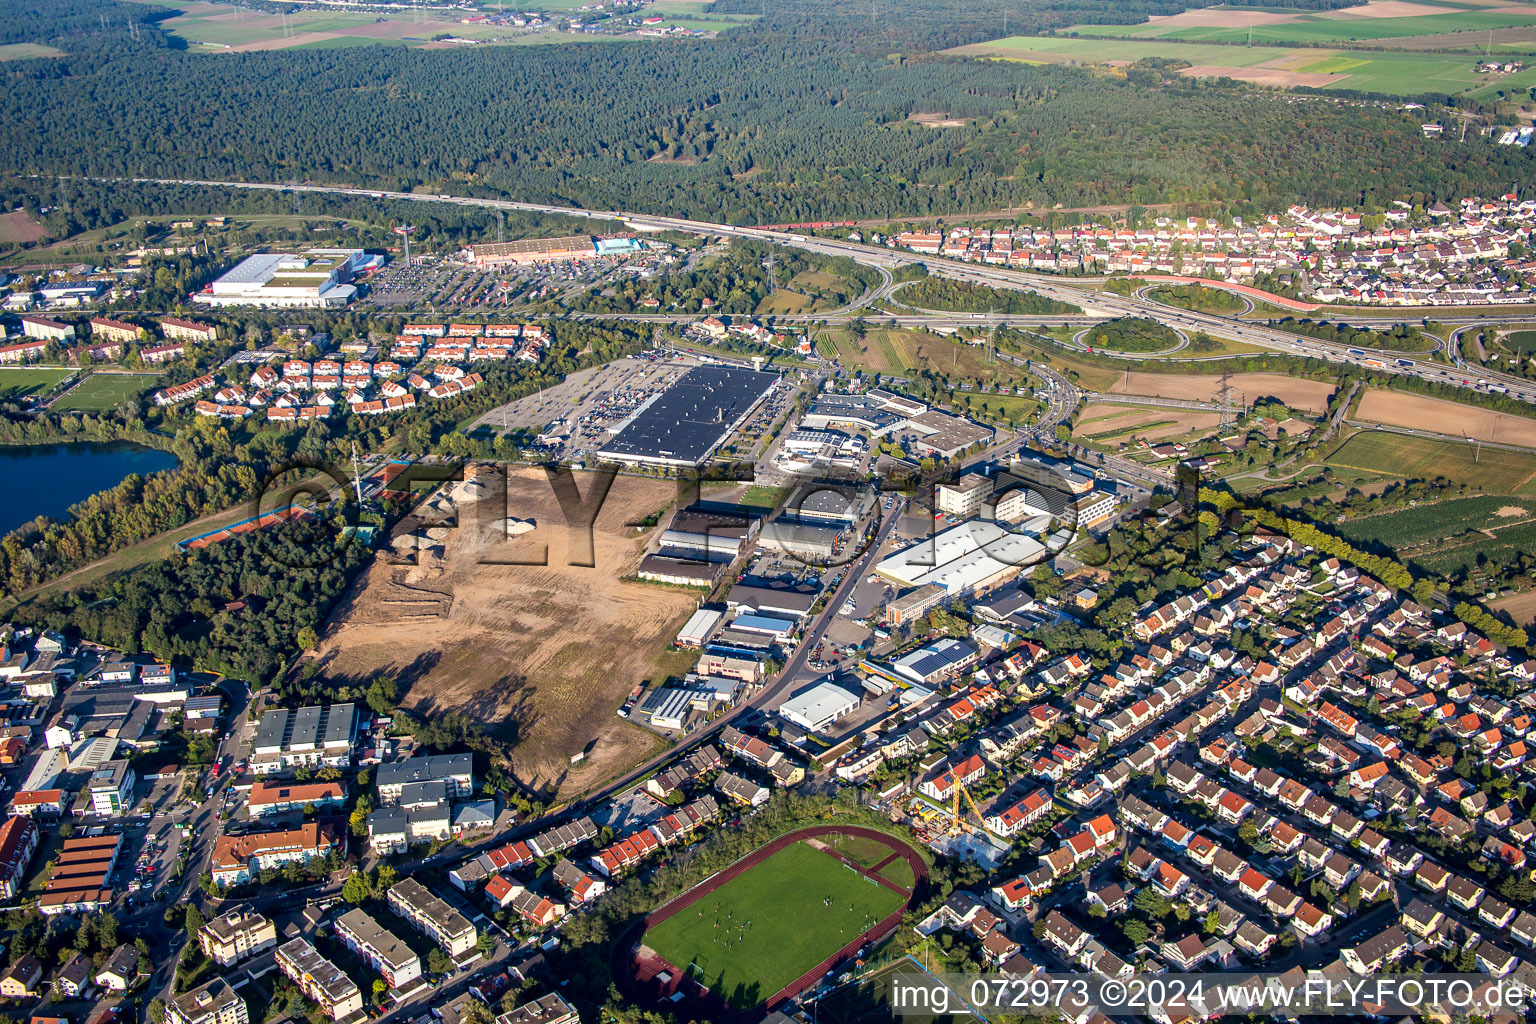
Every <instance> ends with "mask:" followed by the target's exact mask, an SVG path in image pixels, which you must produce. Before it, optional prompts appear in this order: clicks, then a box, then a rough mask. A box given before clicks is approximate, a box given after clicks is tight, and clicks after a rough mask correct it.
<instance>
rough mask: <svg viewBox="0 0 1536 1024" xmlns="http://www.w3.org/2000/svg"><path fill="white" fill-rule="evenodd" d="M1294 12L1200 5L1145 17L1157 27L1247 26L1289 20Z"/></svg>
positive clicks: (1148, 22)
mask: <svg viewBox="0 0 1536 1024" xmlns="http://www.w3.org/2000/svg"><path fill="white" fill-rule="evenodd" d="M1293 18H1295V15H1294V14H1291V13H1289V12H1285V11H1245V10H1241V9H1239V8H1236V7H1202V8H1200V9H1199V10H1194V11H1184V12H1182V13H1180V14H1158V15H1153V16H1152V17H1150V18H1148V19H1147V24H1148V25H1155V26H1157V27H1158V28H1247V27H1248V26H1249V25H1275V24H1278V23H1280V22H1285V21H1291V20H1292V19H1293Z"/></svg>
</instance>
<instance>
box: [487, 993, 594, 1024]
mask: <svg viewBox="0 0 1536 1024" xmlns="http://www.w3.org/2000/svg"><path fill="white" fill-rule="evenodd" d="M578 1020H580V1018H579V1017H578V1016H577V1015H576V1008H575V1007H573V1006H572V1005H571V1004H570V1003H568V1002H566V999H565V997H564V996H562V995H561V994H560V993H558V992H551V993H550V994H549V995H547V996H540V997H539V998H537V999H534V1000H532V1001H531V1002H526V1003H523V1004H522V1005H520V1006H517V1007H516V1008H514V1009H512V1010H509V1011H508V1012H506V1013H503V1014H502V1015H501V1016H499V1017H497V1018H496V1024H576V1022H577V1021H578Z"/></svg>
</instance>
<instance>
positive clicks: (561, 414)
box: [470, 353, 698, 459]
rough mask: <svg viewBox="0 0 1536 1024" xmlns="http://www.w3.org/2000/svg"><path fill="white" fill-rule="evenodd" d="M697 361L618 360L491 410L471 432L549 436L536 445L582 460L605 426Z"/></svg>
mask: <svg viewBox="0 0 1536 1024" xmlns="http://www.w3.org/2000/svg"><path fill="white" fill-rule="evenodd" d="M697 365H698V360H696V359H694V358H692V357H691V356H667V357H666V358H661V357H660V354H659V353H658V354H657V355H655V356H653V355H651V354H649V353H647V354H646V355H643V356H638V357H637V356H630V357H626V358H624V359H618V360H615V361H614V362H611V363H606V364H604V365H602V366H597V367H593V368H592V369H590V370H582V371H581V372H579V373H573V374H571V375H570V376H568V377H567V378H566V379H565V380H564V381H562V382H561V383H559V384H557V385H555V386H554V387H552V388H546V389H545V390H543V391H539V392H536V393H535V394H532V395H528V396H527V397H525V398H520V399H518V400H517V401H515V402H510V403H508V404H507V405H504V406H502V407H501V408H499V409H493V410H491V411H490V412H488V413H486V414H485V415H484V416H482V417H480V419H479V420H478V421H477V422H476V423H475V424H474V426H472V427H471V428H470V430H471V432H473V431H474V430H475V429H477V428H480V427H488V428H490V429H491V430H494V431H496V432H497V433H500V434H510V433H519V432H522V433H532V434H542V435H547V437H548V439H547V440H546V441H545V442H544V443H543V444H541V445H540V447H541V448H542V450H544V451H545V452H546V453H547V454H549V455H551V456H552V457H556V458H571V459H574V458H580V457H581V456H582V455H584V454H586V453H587V452H588V451H590V450H592V449H595V448H600V447H602V445H603V444H605V443H606V442H607V441H608V439H609V437H610V435H609V434H608V428H609V427H611V426H615V425H617V424H618V423H620V422H622V421H623V420H624V418H625V417H627V416H628V415H630V414H631V413H633V412H634V411H635V409H637V408H638V407H639V406H640V405H641V403H643V402H644V401H646V399H648V398H650V397H651V396H652V395H654V394H655V393H656V392H657V391H659V390H661V389H662V388H665V387H667V386H669V385H670V384H672V382H673V381H675V380H677V378H679V377H681V376H682V375H683V374H684V373H685V372H686V371H687V370H688V369H690V368H691V367H693V366H697ZM557 438H558V440H557Z"/></svg>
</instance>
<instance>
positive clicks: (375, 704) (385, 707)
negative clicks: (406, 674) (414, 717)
mask: <svg viewBox="0 0 1536 1024" xmlns="http://www.w3.org/2000/svg"><path fill="white" fill-rule="evenodd" d="M301 646H302V645H301ZM306 649H307V648H306ZM364 700H366V701H367V703H368V706H369V707H370V708H372V709H373V712H374V714H378V715H387V714H390V713H392V712H393V711H394V710H395V708H396V707H397V706H399V703H400V687H399V685H398V684H397V683H396V682H395V681H394V679H393V678H391V677H390V676H379V677H378V678H377V679H375V680H374V681H373V682H372V684H370V685H369V687H368V694H367V696H366V697H365V698H364Z"/></svg>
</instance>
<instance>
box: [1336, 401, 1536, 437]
mask: <svg viewBox="0 0 1536 1024" xmlns="http://www.w3.org/2000/svg"><path fill="white" fill-rule="evenodd" d="M1351 418H1352V419H1355V420H1364V421H1366V422H1368V423H1382V424H1385V425H1387V426H1389V427H1408V428H1411V429H1414V430H1427V429H1428V430H1435V431H1437V432H1439V433H1441V434H1444V435H1447V436H1450V437H1461V438H1471V439H1473V440H1477V441H1495V442H1498V443H1499V444H1517V445H1522V446H1524V447H1528V448H1536V419H1531V418H1529V417H1526V416H1516V415H1514V414H1513V413H1507V412H1494V411H1492V410H1489V409H1479V408H1477V407H1475V406H1471V405H1461V404H1459V403H1457V402H1448V401H1445V400H1444V399H1440V398H1427V397H1425V396H1423V395H1410V394H1404V393H1403V392H1401V391H1388V390H1384V389H1381V388H1371V389H1369V390H1367V391H1366V392H1365V395H1364V396H1363V397H1362V398H1361V399H1360V400H1359V405H1358V406H1357V408H1356V411H1355V412H1354V414H1353V416H1352V417H1351Z"/></svg>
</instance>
